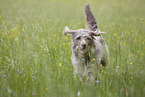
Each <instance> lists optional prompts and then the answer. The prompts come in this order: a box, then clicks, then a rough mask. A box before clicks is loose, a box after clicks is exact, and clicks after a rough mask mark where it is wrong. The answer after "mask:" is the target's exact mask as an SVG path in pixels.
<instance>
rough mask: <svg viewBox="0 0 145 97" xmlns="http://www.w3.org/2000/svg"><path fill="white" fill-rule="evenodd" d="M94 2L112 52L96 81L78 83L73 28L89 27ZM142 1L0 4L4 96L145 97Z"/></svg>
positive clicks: (12, 0)
mask: <svg viewBox="0 0 145 97" xmlns="http://www.w3.org/2000/svg"><path fill="white" fill-rule="evenodd" d="M87 3H90V4H91V6H90V7H91V10H92V12H93V14H94V16H95V17H96V20H97V22H98V26H99V28H100V30H101V31H105V32H107V33H106V34H104V35H103V37H104V38H105V40H106V43H107V45H108V47H109V56H110V60H109V65H108V66H106V68H103V67H102V66H100V68H99V69H98V70H97V71H96V72H97V77H98V79H97V82H96V83H95V82H89V83H86V82H82V83H80V82H79V78H78V77H76V78H74V75H73V71H74V69H73V66H72V64H71V39H70V38H71V36H65V35H64V34H63V33H64V32H63V31H64V28H65V26H68V27H69V28H70V29H81V28H83V29H84V28H85V17H84V6H85V5H86V4H87ZM144 18H145V1H144V0H120V1H119V0H0V96H1V97H20V96H21V97H32V96H36V97H37V96H38V97H41V96H42V97H76V96H77V94H78V91H80V96H81V97H128V96H129V97H144V95H145V59H144V58H145V55H144V54H145V51H144V50H145V44H144V43H145V39H144V37H145V21H144Z"/></svg>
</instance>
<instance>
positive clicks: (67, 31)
mask: <svg viewBox="0 0 145 97" xmlns="http://www.w3.org/2000/svg"><path fill="white" fill-rule="evenodd" d="M77 31H78V30H70V29H69V28H68V27H67V26H65V29H64V35H66V34H70V35H74V34H75V33H77Z"/></svg>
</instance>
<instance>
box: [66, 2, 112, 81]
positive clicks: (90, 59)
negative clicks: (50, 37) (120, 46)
mask: <svg viewBox="0 0 145 97" xmlns="http://www.w3.org/2000/svg"><path fill="white" fill-rule="evenodd" d="M85 16H86V23H87V28H88V30H86V29H79V30H69V29H68V27H66V28H65V34H67V33H68V34H71V35H72V64H73V66H74V69H75V73H76V74H78V75H79V77H80V80H81V81H82V78H84V76H87V80H89V79H90V77H91V78H95V77H96V70H97V67H98V66H99V65H101V64H102V65H103V66H105V65H107V64H108V57H109V52H108V47H107V45H106V43H105V40H104V38H103V37H102V36H101V34H102V33H105V32H101V31H100V30H99V29H98V26H97V22H96V20H95V18H94V16H93V14H92V12H91V10H90V8H89V4H87V5H86V6H85ZM94 61H95V62H94Z"/></svg>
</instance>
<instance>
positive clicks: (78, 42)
mask: <svg viewBox="0 0 145 97" xmlns="http://www.w3.org/2000/svg"><path fill="white" fill-rule="evenodd" d="M85 16H86V24H87V28H88V30H86V29H79V30H70V29H69V28H68V27H67V26H66V27H65V31H64V32H65V35H66V34H70V35H72V41H73V46H72V49H73V51H75V52H77V53H79V54H80V53H81V54H83V55H84V54H86V53H88V51H89V49H90V47H92V45H93V44H94V41H93V40H94V36H100V34H101V33H105V32H101V31H100V30H99V29H98V26H97V22H96V20H95V18H94V16H93V14H92V12H91V10H90V8H89V4H87V5H86V6H85Z"/></svg>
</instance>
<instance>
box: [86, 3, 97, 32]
mask: <svg viewBox="0 0 145 97" xmlns="http://www.w3.org/2000/svg"><path fill="white" fill-rule="evenodd" d="M89 5H90V4H86V6H85V16H86V26H87V27H88V28H89V30H93V31H96V30H97V28H98V26H97V21H96V20H95V17H94V15H93V13H92V12H91V10H90V7H89Z"/></svg>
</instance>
